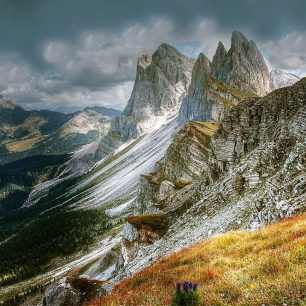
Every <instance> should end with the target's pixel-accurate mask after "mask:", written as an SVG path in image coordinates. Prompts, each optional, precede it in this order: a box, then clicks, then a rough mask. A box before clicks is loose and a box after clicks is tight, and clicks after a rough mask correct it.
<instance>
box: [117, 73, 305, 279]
mask: <svg viewBox="0 0 306 306" xmlns="http://www.w3.org/2000/svg"><path fill="white" fill-rule="evenodd" d="M305 118H306V78H304V79H302V80H300V81H299V82H297V83H296V84H295V85H293V86H291V87H287V88H282V89H278V90H275V91H273V92H272V93H270V94H269V95H267V96H265V97H263V98H258V97H257V98H250V99H248V100H246V101H244V102H243V103H241V104H239V105H238V106H235V107H234V108H233V109H232V110H230V111H229V112H228V113H227V114H226V115H225V117H224V119H223V120H222V121H221V123H220V127H219V129H218V131H217V132H216V133H215V134H214V135H213V136H212V137H211V141H209V142H208V143H207V145H206V146H205V148H206V154H202V155H198V157H199V158H200V161H197V162H198V163H199V164H200V165H201V166H200V168H201V170H203V172H202V173H197V175H195V176H194V177H193V181H192V182H191V183H190V184H186V185H185V186H181V188H175V187H176V186H175V183H173V185H174V186H172V187H173V188H168V187H170V186H169V185H170V184H169V183H168V181H169V176H168V177H165V173H166V172H165V170H164V169H165V167H164V168H163V166H162V164H163V163H167V162H166V160H167V156H168V158H169V152H170V151H171V150H172V149H173V146H175V141H176V140H177V138H174V142H173V144H172V145H171V146H170V147H169V149H168V151H167V153H166V157H165V161H162V162H161V166H160V167H159V168H157V170H156V171H155V172H153V173H152V174H151V175H150V176H148V179H147V181H146V185H141V186H142V187H141V188H143V189H144V190H141V188H140V192H139V195H138V197H139V198H138V200H139V201H140V203H143V205H142V206H140V207H142V209H144V212H146V210H149V209H150V207H154V206H155V207H156V195H159V196H160V195H165V193H164V192H163V193H161V192H160V191H161V189H163V188H164V187H165V185H167V188H166V191H167V192H166V194H167V197H166V201H163V203H162V204H163V205H162V206H160V207H158V210H156V212H155V214H156V213H157V214H160V215H162V218H163V220H167V221H168V231H167V232H166V233H165V234H164V235H163V236H162V238H160V236H158V235H156V236H155V240H153V241H154V243H153V244H150V243H152V241H151V242H150V241H143V240H141V233H140V232H139V231H138V230H137V228H135V227H134V226H133V224H130V225H129V226H130V227H131V228H130V230H129V232H130V233H133V235H129V236H126V237H125V245H128V246H129V248H128V253H129V255H130V256H129V257H128V260H130V262H128V260H127V261H126V266H125V267H123V268H122V270H121V271H120V273H119V274H118V277H117V278H115V279H114V280H113V281H114V282H116V281H118V280H119V279H122V278H124V277H126V276H128V275H130V274H131V273H134V272H135V271H138V270H139V269H141V268H143V267H144V266H146V265H148V264H149V263H150V262H151V261H152V260H154V259H156V258H159V257H160V256H164V255H166V254H169V253H171V252H174V251H176V250H178V249H180V248H182V247H184V246H187V245H190V244H192V243H195V242H197V241H199V240H202V239H204V238H205V237H209V236H211V235H212V234H215V233H221V232H225V231H228V230H231V229H238V228H243V229H244V228H258V227H260V226H263V225H265V224H268V223H271V222H273V221H275V220H278V219H280V218H283V217H285V216H289V215H292V214H294V213H296V212H301V211H305V210H306V205H305V197H306V180H305V170H306V168H305V161H306V150H305V149H306V147H305V143H304V139H305V136H306V120H305ZM180 133H182V131H181V132H180ZM180 133H179V134H180ZM179 134H178V135H179ZM177 137H178V136H177ZM203 149H204V148H202V150H203ZM185 150H186V148H185V146H184V145H182V146H181V150H179V152H178V154H181V155H182V156H184V157H186V160H187V158H188V157H189V156H190V153H189V152H188V151H187V152H186V151H185ZM202 150H201V151H202ZM170 159H171V163H172V165H171V169H173V170H174V169H180V166H178V165H181V160H182V159H184V158H180V159H175V158H170ZM190 161H191V162H190V163H191V164H192V162H193V158H190ZM168 162H169V161H168ZM175 164H176V165H175ZM189 166H190V165H188V166H186V165H185V166H184V167H183V168H184V169H185V171H187V169H188V167H189ZM174 171H175V173H176V172H177V173H180V171H178V170H174ZM181 173H182V172H181ZM157 178H165V179H167V182H164V181H163V180H157ZM142 195H145V197H142ZM150 195H151V199H150ZM150 201H151V206H150V205H148V203H150ZM138 213H140V212H138ZM154 216H155V215H154ZM155 218H156V217H155ZM138 219H139V220H141V218H140V217H138ZM164 222H166V221H164ZM138 228H139V225H138ZM153 232H154V231H153ZM151 236H152V237H154V235H153V234H152V233H151ZM144 245H145V247H144ZM122 252H123V253H124V252H126V248H125V247H124V246H123V251H122Z"/></svg>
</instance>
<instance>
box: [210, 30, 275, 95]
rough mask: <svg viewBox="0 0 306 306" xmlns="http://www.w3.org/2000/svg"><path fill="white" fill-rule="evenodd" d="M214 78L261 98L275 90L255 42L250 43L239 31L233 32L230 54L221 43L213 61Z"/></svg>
mask: <svg viewBox="0 0 306 306" xmlns="http://www.w3.org/2000/svg"><path fill="white" fill-rule="evenodd" d="M212 76H214V77H215V78H216V79H218V80H220V81H221V82H222V83H224V84H227V85H230V86H232V87H235V88H238V89H240V90H241V91H249V92H252V93H254V94H257V95H259V96H263V95H265V94H267V93H269V92H270V91H271V90H272V89H273V84H272V82H271V79H270V74H269V70H268V67H267V65H266V63H265V60H264V58H263V56H262V54H261V53H260V51H259V50H258V48H257V46H256V44H255V42H254V41H253V40H251V41H248V40H247V39H246V37H245V36H244V35H243V34H242V33H241V32H239V31H234V32H233V34H232V39H231V48H230V49H229V51H228V52H226V50H225V48H224V46H223V45H222V43H219V45H218V48H217V51H216V54H215V56H214V58H213V61H212Z"/></svg>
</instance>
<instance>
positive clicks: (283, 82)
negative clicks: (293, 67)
mask: <svg viewBox="0 0 306 306" xmlns="http://www.w3.org/2000/svg"><path fill="white" fill-rule="evenodd" d="M270 76H271V80H272V83H273V87H274V88H275V89H277V88H282V87H287V86H291V85H293V84H294V83H296V82H297V81H298V80H299V79H300V78H299V77H298V76H296V75H294V74H292V73H288V72H286V71H282V70H276V69H273V70H272V71H271V73H270Z"/></svg>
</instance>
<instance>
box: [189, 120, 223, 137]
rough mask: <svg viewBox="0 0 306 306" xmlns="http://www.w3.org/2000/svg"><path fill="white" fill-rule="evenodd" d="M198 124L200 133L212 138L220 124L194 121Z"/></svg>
mask: <svg viewBox="0 0 306 306" xmlns="http://www.w3.org/2000/svg"><path fill="white" fill-rule="evenodd" d="M194 122H195V123H196V125H195V127H196V128H197V130H198V131H200V132H201V133H202V134H204V135H206V136H208V137H212V136H213V135H214V134H215V132H216V131H217V129H218V128H219V123H218V122H215V121H210V122H206V121H194Z"/></svg>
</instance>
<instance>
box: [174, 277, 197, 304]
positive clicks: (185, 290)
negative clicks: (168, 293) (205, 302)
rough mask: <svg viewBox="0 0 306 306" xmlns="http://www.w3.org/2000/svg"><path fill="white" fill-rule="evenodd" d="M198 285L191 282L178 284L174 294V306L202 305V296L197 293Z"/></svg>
mask: <svg viewBox="0 0 306 306" xmlns="http://www.w3.org/2000/svg"><path fill="white" fill-rule="evenodd" d="M197 289H198V285H197V284H192V283H189V282H184V283H183V284H181V283H177V284H176V291H175V292H174V293H173V298H172V305H173V306H196V305H199V304H200V296H199V293H198V291H197Z"/></svg>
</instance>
